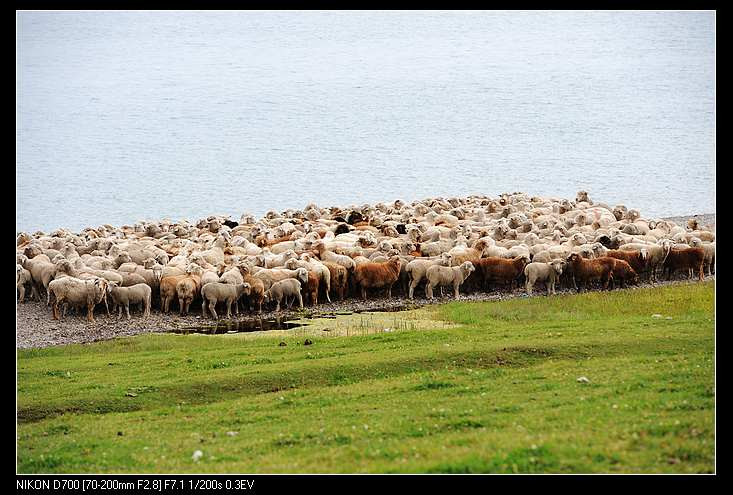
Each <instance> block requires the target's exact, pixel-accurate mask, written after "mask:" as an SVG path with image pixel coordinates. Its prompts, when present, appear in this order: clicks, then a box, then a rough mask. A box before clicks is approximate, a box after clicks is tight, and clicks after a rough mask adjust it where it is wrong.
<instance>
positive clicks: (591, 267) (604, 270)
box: [567, 253, 616, 292]
mask: <svg viewBox="0 0 733 495" xmlns="http://www.w3.org/2000/svg"><path fill="white" fill-rule="evenodd" d="M567 262H568V265H567V266H568V268H569V270H570V272H571V273H572V276H573V285H575V287H576V288H577V290H578V292H580V289H581V287H582V286H583V285H585V287H586V289H587V288H588V284H589V283H590V282H591V281H592V280H598V279H600V280H601V281H602V282H603V288H604V289H606V288H608V284H609V282H610V281H611V278H613V268H614V267H615V266H616V259H615V258H609V257H603V258H595V259H592V260H586V259H583V257H582V256H580V255H579V254H577V253H573V254H571V255H570V256H568V258H567ZM576 281H578V282H579V283H578V284H577V285H576Z"/></svg>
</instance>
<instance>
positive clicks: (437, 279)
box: [425, 261, 476, 299]
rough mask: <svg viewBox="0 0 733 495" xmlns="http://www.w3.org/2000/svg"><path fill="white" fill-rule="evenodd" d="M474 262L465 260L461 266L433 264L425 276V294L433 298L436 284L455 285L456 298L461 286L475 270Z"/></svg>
mask: <svg viewBox="0 0 733 495" xmlns="http://www.w3.org/2000/svg"><path fill="white" fill-rule="evenodd" d="M475 269H476V268H474V266H473V263H471V262H470V261H464V262H463V263H462V264H461V265H460V266H450V267H448V266H442V265H433V266H431V267H429V268H428V270H427V272H426V274H425V276H426V278H427V284H425V296H426V297H427V298H428V299H432V298H433V288H434V287H436V286H449V285H452V286H453V293H454V296H455V298H456V299H458V296H459V288H460V286H461V284H463V282H465V280H466V279H467V278H468V276H469V275H470V274H471V273H472V272H473V271H474V270H475Z"/></svg>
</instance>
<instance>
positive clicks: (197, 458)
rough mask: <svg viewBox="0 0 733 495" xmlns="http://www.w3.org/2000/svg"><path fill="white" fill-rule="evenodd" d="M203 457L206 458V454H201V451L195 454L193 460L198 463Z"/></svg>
mask: <svg viewBox="0 0 733 495" xmlns="http://www.w3.org/2000/svg"><path fill="white" fill-rule="evenodd" d="M203 456H204V453H203V452H201V451H200V450H197V451H195V452H194V453H193V456H191V458H192V459H193V461H194V462H198V461H199V459H201V458H202V457H203Z"/></svg>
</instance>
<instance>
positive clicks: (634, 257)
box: [606, 249, 648, 277]
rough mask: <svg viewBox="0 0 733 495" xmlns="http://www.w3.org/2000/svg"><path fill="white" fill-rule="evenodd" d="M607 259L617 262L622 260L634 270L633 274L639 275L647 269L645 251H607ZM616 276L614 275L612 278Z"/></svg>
mask: <svg viewBox="0 0 733 495" xmlns="http://www.w3.org/2000/svg"><path fill="white" fill-rule="evenodd" d="M606 256H608V257H609V258H616V259H617V260H623V261H625V262H626V263H628V264H629V265H631V268H633V269H634V271H635V272H637V273H641V272H643V271H644V270H646V267H647V259H648V256H647V252H646V250H641V251H620V250H613V249H611V250H609V251H608V252H607V253H606ZM615 276H616V274H614V277H615Z"/></svg>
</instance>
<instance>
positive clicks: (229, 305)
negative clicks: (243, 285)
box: [227, 299, 232, 318]
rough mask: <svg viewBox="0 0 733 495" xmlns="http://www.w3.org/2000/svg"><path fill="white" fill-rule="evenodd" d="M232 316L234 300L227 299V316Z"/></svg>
mask: <svg viewBox="0 0 733 495" xmlns="http://www.w3.org/2000/svg"><path fill="white" fill-rule="evenodd" d="M231 317H232V300H231V299H227V318H231Z"/></svg>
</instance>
